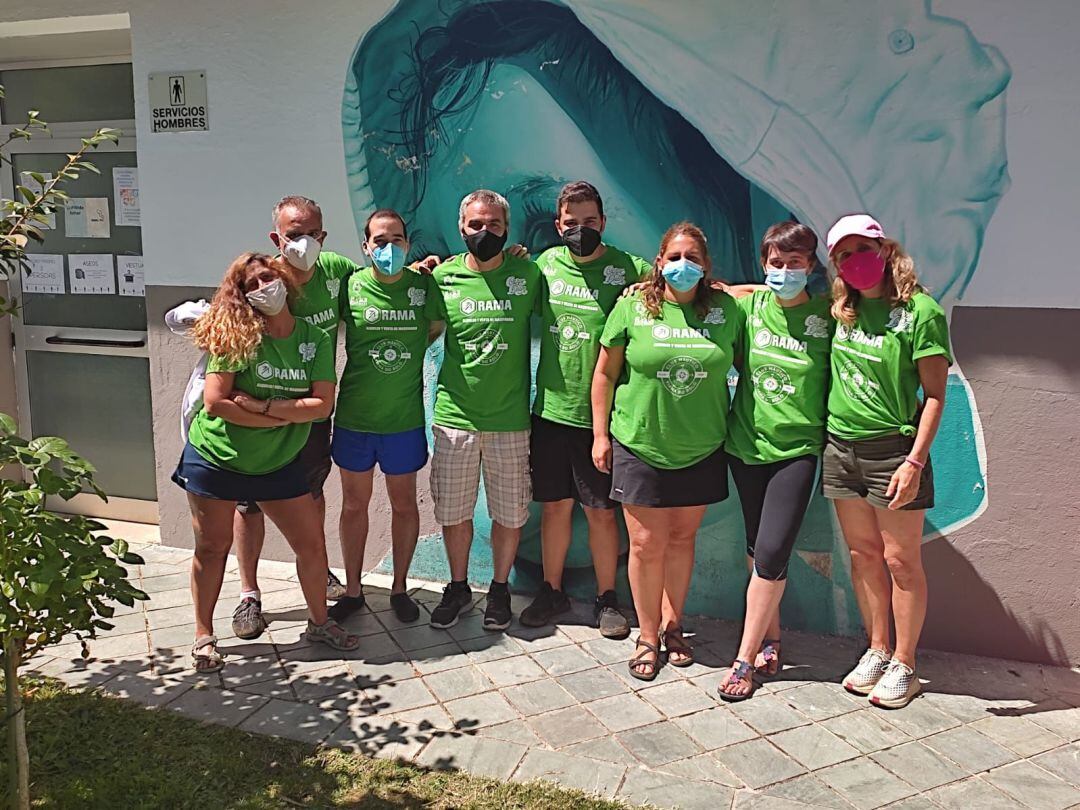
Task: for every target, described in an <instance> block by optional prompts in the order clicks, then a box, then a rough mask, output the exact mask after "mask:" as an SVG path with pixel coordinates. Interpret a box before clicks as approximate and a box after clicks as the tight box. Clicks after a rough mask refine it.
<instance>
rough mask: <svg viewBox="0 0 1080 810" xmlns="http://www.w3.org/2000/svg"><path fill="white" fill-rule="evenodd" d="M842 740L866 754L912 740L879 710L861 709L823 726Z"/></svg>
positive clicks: (831, 719)
mask: <svg viewBox="0 0 1080 810" xmlns="http://www.w3.org/2000/svg"><path fill="white" fill-rule="evenodd" d="M821 725H822V726H824V727H825V728H827V729H828V730H829V731H831V732H832V733H833V734H835V735H836V736H837V737H839V738H840V739H842V740H844V741H845V742H847V743H848V744H849V745H853V746H855V747H856V748H858V749H859V750H860V751H862V752H863V753H864V754H871V753H873V752H874V751H880V750H881V749H882V748H890V747H892V746H894V745H900V744H902V743H905V742H907V741H908V740H910V739H911V738H910V737H909V736H908V735H907V734H905V733H904V732H903V731H901V730H900V729H898V728H897V727H896V726H894V725H893V724H892V723H888V722H886V721H885V719H884V718H883V717H882V712H881V711H879V710H878V709H871V708H867V709H860V710H859V711H856V712H852V713H851V714H842V715H840V716H839V717H833V718H830V719H828V720H825V721H824V722H822V724H821Z"/></svg>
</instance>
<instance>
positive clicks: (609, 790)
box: [514, 748, 626, 798]
mask: <svg viewBox="0 0 1080 810" xmlns="http://www.w3.org/2000/svg"><path fill="white" fill-rule="evenodd" d="M625 771H626V768H625V767H624V766H622V765H615V764H614V763H611V762H599V761H597V760H595V759H586V758H584V757H579V756H573V755H571V754H566V753H563V752H562V751H545V750H544V749H542V748H535V749H533V750H531V751H529V752H528V753H527V754H526V755H525V758H524V759H523V760H522V761H521V764H520V765H519V766H518V769H517V771H515V773H514V781H517V782H528V781H531V780H533V779H544V780H547V781H549V782H555V783H557V784H560V785H562V786H563V787H568V788H576V789H577V790H583V791H585V792H586V793H591V794H594V795H599V796H604V797H607V798H610V797H612V796H614V795H615V791H616V790H617V789H618V787H619V783H620V782H621V781H622V777H623V773H624V772H625Z"/></svg>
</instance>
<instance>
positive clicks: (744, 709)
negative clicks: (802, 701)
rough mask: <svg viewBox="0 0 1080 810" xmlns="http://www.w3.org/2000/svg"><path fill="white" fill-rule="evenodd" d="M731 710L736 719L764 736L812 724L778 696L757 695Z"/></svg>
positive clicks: (732, 705) (734, 704) (735, 704)
mask: <svg viewBox="0 0 1080 810" xmlns="http://www.w3.org/2000/svg"><path fill="white" fill-rule="evenodd" d="M730 709H731V711H732V713H733V714H735V716H736V717H738V718H739V719H740V720H742V721H744V722H745V723H747V724H748V725H749V726H751V727H752V728H754V729H756V730H757V731H759V732H760V733H762V734H774V733H776V732H777V731H787V730H788V729H789V728H795V727H796V726H805V725H806V724H807V723H809V722H810V719H809V718H808V717H807V716H806V715H804V714H803V713H802V712H800V711H796V710H795V709H793V708H791V707H790V706H788V705H787V703H785V702H784V701H783V700H781V699H780V698H779V697H777V696H776V695H755V696H754V697H752V698H751V699H750V700H744V701H742V702H741V703H733V704H731V706H730Z"/></svg>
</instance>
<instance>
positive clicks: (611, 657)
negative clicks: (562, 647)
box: [581, 638, 634, 665]
mask: <svg viewBox="0 0 1080 810" xmlns="http://www.w3.org/2000/svg"><path fill="white" fill-rule="evenodd" d="M581 648H582V649H583V650H585V652H587V653H588V654H589V655H591V656H592V657H593V658H595V659H596V660H597V661H599V662H600V663H601V664H605V665H607V664H617V663H619V662H620V661H629V660H630V657H631V656H632V655H633V654H634V644H633V642H632V641H629V640H625V641H613V640H612V639H610V638H597V639H593V640H592V641H585V642H582V644H581Z"/></svg>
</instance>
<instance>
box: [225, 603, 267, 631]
mask: <svg viewBox="0 0 1080 810" xmlns="http://www.w3.org/2000/svg"><path fill="white" fill-rule="evenodd" d="M265 629H266V619H264V618H263V615H262V602H260V601H259V600H258V599H256V598H255V597H254V596H249V597H247V598H246V599H241V600H240V604H239V605H237V606H236V610H234V611H233V615H232V631H233V635H234V636H236V637H237V638H242V639H244V641H251V640H252V639H254V638H258V637H259V636H261V635H262V634H263V630H265Z"/></svg>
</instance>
